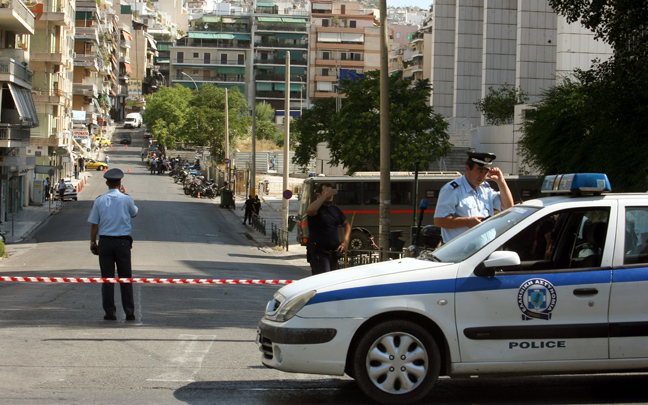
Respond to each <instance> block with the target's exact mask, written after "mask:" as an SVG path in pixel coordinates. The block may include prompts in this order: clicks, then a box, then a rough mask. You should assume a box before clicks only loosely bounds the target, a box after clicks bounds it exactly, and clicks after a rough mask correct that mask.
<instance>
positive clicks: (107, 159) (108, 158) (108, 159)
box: [105, 155, 110, 164]
mask: <svg viewBox="0 0 648 405" xmlns="http://www.w3.org/2000/svg"><path fill="white" fill-rule="evenodd" d="M105 159H106V164H109V163H110V156H108V155H106V157H105Z"/></svg>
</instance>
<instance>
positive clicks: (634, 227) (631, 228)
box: [623, 207, 648, 264]
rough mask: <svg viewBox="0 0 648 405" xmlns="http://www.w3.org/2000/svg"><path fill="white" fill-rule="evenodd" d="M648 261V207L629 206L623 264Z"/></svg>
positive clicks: (626, 217)
mask: <svg viewBox="0 0 648 405" xmlns="http://www.w3.org/2000/svg"><path fill="white" fill-rule="evenodd" d="M635 263H648V207H628V208H626V214H625V242H624V258H623V264H635Z"/></svg>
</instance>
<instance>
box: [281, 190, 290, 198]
mask: <svg viewBox="0 0 648 405" xmlns="http://www.w3.org/2000/svg"><path fill="white" fill-rule="evenodd" d="M283 198H285V199H286V200H290V199H291V198H292V191H290V190H286V191H284V192H283Z"/></svg>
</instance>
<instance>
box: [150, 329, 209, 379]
mask: <svg viewBox="0 0 648 405" xmlns="http://www.w3.org/2000/svg"><path fill="white" fill-rule="evenodd" d="M178 339H179V341H178V343H177V345H176V350H175V351H174V352H176V353H179V354H178V356H176V357H174V358H172V359H171V361H170V363H169V368H170V369H169V370H168V371H166V372H164V373H162V374H161V375H159V376H157V377H154V378H147V381H167V382H178V381H181V382H193V381H195V379H194V377H195V376H196V374H198V372H199V371H200V368H201V367H202V362H203V359H204V358H205V355H207V353H209V350H210V349H211V347H212V345H213V344H214V339H216V335H187V334H182V335H180V336H178Z"/></svg>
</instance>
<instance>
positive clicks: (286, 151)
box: [281, 52, 290, 231]
mask: <svg viewBox="0 0 648 405" xmlns="http://www.w3.org/2000/svg"><path fill="white" fill-rule="evenodd" d="M284 92H285V97H286V99H285V104H284V105H285V107H284V129H285V133H284V161H283V190H282V191H286V190H288V170H289V167H290V166H289V163H290V52H286V88H285V89H284ZM281 202H282V204H281V208H282V210H283V211H282V213H281V229H283V230H284V231H287V230H288V208H289V205H288V200H287V199H286V198H282V200H281Z"/></svg>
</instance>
